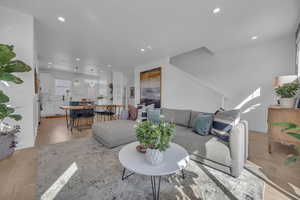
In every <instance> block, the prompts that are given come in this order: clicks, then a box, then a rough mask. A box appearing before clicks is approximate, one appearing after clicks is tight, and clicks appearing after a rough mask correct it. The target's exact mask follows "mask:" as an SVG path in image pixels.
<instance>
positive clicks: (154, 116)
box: [147, 109, 160, 123]
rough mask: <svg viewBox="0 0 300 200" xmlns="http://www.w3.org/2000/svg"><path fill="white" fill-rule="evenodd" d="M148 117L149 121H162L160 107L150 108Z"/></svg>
mask: <svg viewBox="0 0 300 200" xmlns="http://www.w3.org/2000/svg"><path fill="white" fill-rule="evenodd" d="M147 118H148V120H149V121H152V122H156V123H157V122H159V121H160V109H148V111H147Z"/></svg>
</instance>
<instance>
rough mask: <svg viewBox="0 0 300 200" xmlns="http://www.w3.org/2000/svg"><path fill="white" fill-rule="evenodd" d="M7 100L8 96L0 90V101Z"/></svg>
mask: <svg viewBox="0 0 300 200" xmlns="http://www.w3.org/2000/svg"><path fill="white" fill-rule="evenodd" d="M7 102H9V97H8V96H6V94H4V92H3V91H2V90H0V103H7Z"/></svg>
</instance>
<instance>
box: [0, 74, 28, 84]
mask: <svg viewBox="0 0 300 200" xmlns="http://www.w3.org/2000/svg"><path fill="white" fill-rule="evenodd" d="M0 80H3V81H11V82H14V83H16V84H22V83H23V80H22V79H20V78H19V77H17V76H15V75H13V74H10V73H7V72H2V73H1V72H0Z"/></svg>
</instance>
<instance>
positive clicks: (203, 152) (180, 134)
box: [173, 126, 231, 167]
mask: <svg viewBox="0 0 300 200" xmlns="http://www.w3.org/2000/svg"><path fill="white" fill-rule="evenodd" d="M173 142H175V143H177V144H179V145H181V146H183V147H184V148H185V149H186V150H187V151H188V152H189V153H190V154H191V155H193V156H196V157H198V158H200V159H199V160H200V161H201V162H204V163H206V164H208V165H211V163H210V162H209V160H213V161H214V162H217V163H220V164H222V165H225V166H227V167H230V166H231V154H230V148H229V145H228V143H227V142H224V141H222V140H220V139H219V138H217V137H214V136H213V135H207V136H201V135H198V134H195V133H194V132H193V130H192V129H190V128H186V127H182V126H176V129H175V136H174V138H173ZM214 167H215V166H214Z"/></svg>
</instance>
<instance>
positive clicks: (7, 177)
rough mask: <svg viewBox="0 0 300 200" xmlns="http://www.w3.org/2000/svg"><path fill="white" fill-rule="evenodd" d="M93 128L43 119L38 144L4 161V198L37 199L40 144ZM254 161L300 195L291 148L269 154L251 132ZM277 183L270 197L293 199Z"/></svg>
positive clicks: (0, 172)
mask: <svg viewBox="0 0 300 200" xmlns="http://www.w3.org/2000/svg"><path fill="white" fill-rule="evenodd" d="M90 135H91V130H90V129H87V130H83V131H81V132H79V131H76V130H75V131H73V133H71V132H70V131H68V130H67V128H66V123H65V119H64V118H51V119H45V118H44V119H42V123H41V126H40V128H39V131H38V136H37V139H36V147H33V148H28V149H23V150H20V151H17V152H15V153H14V154H13V156H11V157H9V158H7V159H5V160H2V161H0V186H1V187H0V199H1V200H23V199H24V200H31V199H32V200H33V199H36V194H35V191H36V176H37V158H38V147H39V146H43V145H47V144H54V143H59V142H65V141H69V140H73V139H77V138H80V137H88V136H90ZM249 149H250V151H249V154H250V159H249V160H250V161H251V162H253V163H255V164H256V165H258V166H260V167H261V168H262V171H263V173H264V175H265V176H266V177H268V178H269V179H270V180H271V181H272V182H273V183H274V184H275V185H277V186H276V187H281V188H282V189H284V190H286V191H289V192H291V193H293V194H297V193H298V194H299V195H300V163H296V164H294V165H290V166H285V165H284V164H283V163H284V160H285V159H286V156H287V155H288V154H289V153H290V152H291V148H288V147H285V146H283V145H275V146H274V153H272V154H271V155H270V154H268V153H267V137H266V134H263V133H256V132H250V141H249ZM276 187H274V186H273V184H271V185H269V184H266V188H265V199H266V200H284V199H290V198H288V197H287V196H285V195H284V194H283V193H282V192H280V191H279V190H277V189H276Z"/></svg>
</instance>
